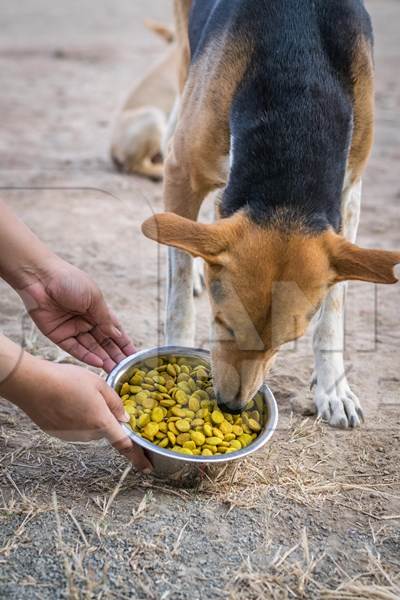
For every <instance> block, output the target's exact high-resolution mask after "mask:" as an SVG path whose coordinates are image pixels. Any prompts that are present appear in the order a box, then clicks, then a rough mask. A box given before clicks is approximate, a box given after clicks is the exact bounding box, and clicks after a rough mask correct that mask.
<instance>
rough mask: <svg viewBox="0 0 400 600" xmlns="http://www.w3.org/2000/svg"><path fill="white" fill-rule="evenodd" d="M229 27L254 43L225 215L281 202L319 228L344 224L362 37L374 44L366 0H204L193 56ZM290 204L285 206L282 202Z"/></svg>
mask: <svg viewBox="0 0 400 600" xmlns="http://www.w3.org/2000/svg"><path fill="white" fill-rule="evenodd" d="M226 32H228V34H229V38H230V40H231V41H232V40H233V43H235V39H236V40H240V38H242V39H243V40H246V42H247V44H246V46H247V47H250V48H251V56H250V58H249V62H248V68H247V71H246V73H245V75H244V77H243V79H242V80H241V82H240V84H239V86H238V88H237V90H236V93H235V96H234V99H233V102H232V106H231V114H230V130H231V135H232V148H231V159H232V168H231V173H230V177H229V182H228V185H227V187H226V189H225V192H224V196H223V200H222V206H221V210H222V216H230V215H232V214H233V213H234V212H236V211H237V210H239V209H241V208H246V210H247V211H248V213H249V215H250V217H251V218H252V219H253V220H255V221H256V222H258V223H261V224H264V223H265V224H267V223H268V222H269V220H270V219H271V218H273V216H274V215H276V214H277V212H281V213H282V212H285V213H286V214H287V215H289V220H290V215H292V217H293V219H297V220H298V219H301V220H302V222H303V223H305V224H306V225H307V227H309V228H310V229H311V230H313V231H316V230H317V231H319V230H323V229H325V228H326V227H327V226H329V225H332V226H333V227H334V228H335V229H336V230H338V229H339V228H340V220H341V217H340V198H341V193H342V188H343V181H344V177H345V170H346V162H347V157H348V152H349V147H350V143H351V135H352V126H353V87H354V80H353V73H352V64H353V59H354V54H355V49H356V47H357V45H358V44H359V42H360V38H361V37H363V38H365V39H367V40H368V41H369V42H370V43H371V44H372V30H371V24H370V19H369V16H368V13H367V12H366V10H365V8H364V5H363V2H362V1H361V0H194V2H193V5H192V11H191V18H190V29H189V37H190V45H191V53H192V61H193V62H196V61H198V60H200V59H201V56H202V55H203V53H204V52H206V51H207V48H208V47H209V42H210V41H211V40H214V39H216V38H219V37H221V35H222V33H226ZM279 209H284V211H282V210H279Z"/></svg>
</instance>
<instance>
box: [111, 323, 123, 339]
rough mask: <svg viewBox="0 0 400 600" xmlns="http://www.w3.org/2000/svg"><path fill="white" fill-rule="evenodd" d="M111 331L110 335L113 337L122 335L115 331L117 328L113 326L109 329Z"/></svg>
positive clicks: (117, 330)
mask: <svg viewBox="0 0 400 600" xmlns="http://www.w3.org/2000/svg"><path fill="white" fill-rule="evenodd" d="M111 331H112V335H113V336H115V337H121V335H122V333H121V331H120V330H119V329H117V327H115V325H113V326H112V328H111Z"/></svg>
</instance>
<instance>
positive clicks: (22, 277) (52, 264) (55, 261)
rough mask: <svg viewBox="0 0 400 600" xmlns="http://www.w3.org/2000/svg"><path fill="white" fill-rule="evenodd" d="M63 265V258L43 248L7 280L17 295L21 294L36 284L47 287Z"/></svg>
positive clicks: (15, 270) (11, 273)
mask: <svg viewBox="0 0 400 600" xmlns="http://www.w3.org/2000/svg"><path fill="white" fill-rule="evenodd" d="M63 264H64V261H63V260H62V259H61V258H59V257H58V256H57V255H55V254H53V253H52V252H50V251H48V250H47V249H46V248H43V249H42V251H41V252H36V253H35V254H32V255H31V256H30V257H29V258H28V259H26V260H24V261H22V262H21V263H20V264H19V265H18V267H17V268H15V269H14V270H13V271H12V272H10V273H9V275H8V277H5V279H6V281H7V282H8V283H9V284H10V285H11V287H13V288H14V290H15V291H16V292H17V293H20V292H21V291H23V290H24V289H25V288H27V287H29V286H30V285H33V284H35V283H42V284H43V285H46V282H47V281H49V279H50V278H51V276H52V275H53V273H54V272H55V271H58V270H59V269H60V268H61V267H62V265H63Z"/></svg>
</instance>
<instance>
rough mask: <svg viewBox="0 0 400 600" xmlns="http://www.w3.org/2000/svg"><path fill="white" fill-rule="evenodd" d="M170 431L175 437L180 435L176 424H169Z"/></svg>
mask: <svg viewBox="0 0 400 600" xmlns="http://www.w3.org/2000/svg"><path fill="white" fill-rule="evenodd" d="M168 429H169V430H170V431H172V433H174V434H175V435H179V431H178V430H177V428H176V425H175V423H173V422H171V423H168Z"/></svg>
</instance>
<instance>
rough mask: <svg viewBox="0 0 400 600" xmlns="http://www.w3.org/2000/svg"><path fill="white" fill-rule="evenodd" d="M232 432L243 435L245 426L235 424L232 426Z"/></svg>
mask: <svg viewBox="0 0 400 600" xmlns="http://www.w3.org/2000/svg"><path fill="white" fill-rule="evenodd" d="M232 433H234V434H235V435H242V433H243V428H242V427H240V425H233V426H232Z"/></svg>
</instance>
